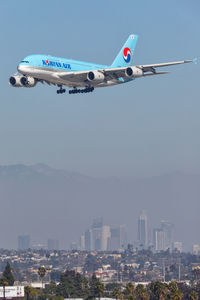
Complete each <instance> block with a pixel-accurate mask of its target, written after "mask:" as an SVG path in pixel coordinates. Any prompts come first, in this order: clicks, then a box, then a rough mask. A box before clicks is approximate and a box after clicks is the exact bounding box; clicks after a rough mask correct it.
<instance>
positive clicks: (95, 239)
mask: <svg viewBox="0 0 200 300" xmlns="http://www.w3.org/2000/svg"><path fill="white" fill-rule="evenodd" d="M102 228H103V219H102V217H98V218H95V219H94V220H93V224H92V248H93V249H92V250H97V251H100V250H102V249H101V242H102Z"/></svg>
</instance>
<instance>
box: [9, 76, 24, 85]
mask: <svg viewBox="0 0 200 300" xmlns="http://www.w3.org/2000/svg"><path fill="white" fill-rule="evenodd" d="M21 78H22V76H21V75H13V76H10V78H9V83H10V85H12V86H15V87H21V86H23V84H22V83H21V81H20V79H21Z"/></svg>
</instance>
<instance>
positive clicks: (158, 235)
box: [153, 228, 165, 251]
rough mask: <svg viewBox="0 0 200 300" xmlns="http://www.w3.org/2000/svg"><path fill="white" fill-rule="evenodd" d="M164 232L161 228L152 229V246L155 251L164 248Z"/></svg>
mask: <svg viewBox="0 0 200 300" xmlns="http://www.w3.org/2000/svg"><path fill="white" fill-rule="evenodd" d="M164 243H165V234H164V232H163V230H162V229H161V228H156V229H154V230H153V246H154V250H155V251H162V250H165V248H164Z"/></svg>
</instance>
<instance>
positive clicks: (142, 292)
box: [135, 284, 150, 300]
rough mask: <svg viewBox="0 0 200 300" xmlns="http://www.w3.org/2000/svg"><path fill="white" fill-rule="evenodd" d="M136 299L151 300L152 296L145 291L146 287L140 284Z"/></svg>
mask: <svg viewBox="0 0 200 300" xmlns="http://www.w3.org/2000/svg"><path fill="white" fill-rule="evenodd" d="M135 292H136V298H137V299H139V300H149V298H150V295H149V292H148V291H147V290H146V289H145V287H144V286H143V285H142V284H138V285H137V287H136V289H135Z"/></svg>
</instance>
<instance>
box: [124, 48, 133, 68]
mask: <svg viewBox="0 0 200 300" xmlns="http://www.w3.org/2000/svg"><path fill="white" fill-rule="evenodd" d="M131 56H132V54H131V50H130V49H129V48H128V47H126V48H124V50H123V57H124V60H125V62H126V63H127V64H128V63H129V62H130V61H131Z"/></svg>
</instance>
